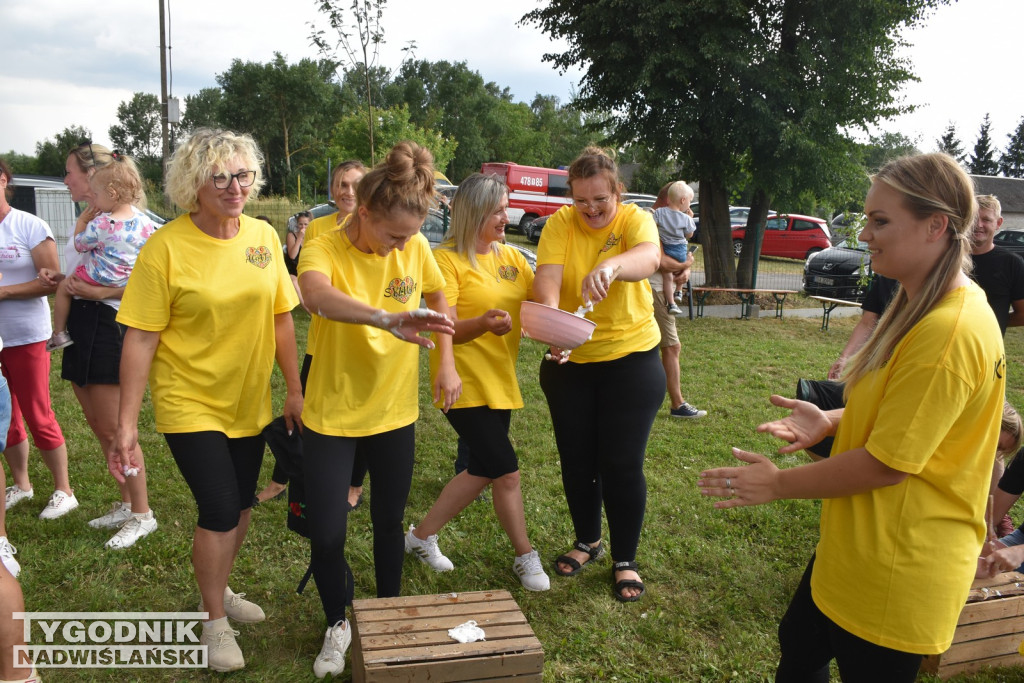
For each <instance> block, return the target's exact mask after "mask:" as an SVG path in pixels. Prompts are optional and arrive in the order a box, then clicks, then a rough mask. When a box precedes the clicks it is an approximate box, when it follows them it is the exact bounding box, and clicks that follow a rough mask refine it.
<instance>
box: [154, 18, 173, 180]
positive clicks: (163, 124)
mask: <svg viewBox="0 0 1024 683" xmlns="http://www.w3.org/2000/svg"><path fill="white" fill-rule="evenodd" d="M157 2H159V3H160V138H161V142H162V146H161V156H160V164H161V166H162V168H163V170H164V173H166V172H167V158H168V157H169V156H170V154H171V139H170V125H169V124H168V121H167V30H166V28H165V27H164V0H157Z"/></svg>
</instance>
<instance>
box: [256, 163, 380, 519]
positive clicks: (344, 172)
mask: <svg viewBox="0 0 1024 683" xmlns="http://www.w3.org/2000/svg"><path fill="white" fill-rule="evenodd" d="M364 175H366V167H365V166H363V162H361V161H359V160H358V159H350V160H348V161H343V162H341V163H340V164H338V165H337V166H335V167H334V169H333V170H332V171H331V199H332V200H333V201H334V204H335V206H337V207H338V211H337V213H331V214H328V215H326V216H321V217H320V218H316V219H314V220H313V221H312V222H311V223H310V224H309V226H308V227H307V228H306V235H305V237H304V238H303V239H302V240H301V243H302V244H309V243H311V242H313V240H315V239H316V238H317V237H320V236H321V235H324V234H326V233H328V232H331V231H332V230H337V229H338V227H339V226H341V224H342V223H343V222H344V221H345V219H346V218H348V216H349V214H350V213H352V212H353V211H355V208H356V186H358V185H359V181H360V180H362V178H363V176H364ZM289 237H291V234H289ZM300 247H301V244H300ZM300 253H301V248H300V249H299V251H298V252H296V253H295V257H294V258H295V261H296V270H295V273H294V275H295V277H294V282H295V286H296V287H298V260H299V254H300ZM289 272H291V270H289ZM303 307H304V308H305V305H303ZM306 310H309V309H306ZM319 326H320V317H319V316H318V315H316V313H315V312H311V313H310V319H309V330H308V331H307V333H306V356H305V358H303V359H302V369H301V370H300V371H299V379H300V380H301V381H302V391H303V393H305V391H306V379H308V378H309V366H310V365H312V363H313V356H312V355H311V352H310V349H312V348H313V341H314V339H316V330H317V327H319ZM365 474H366V465H363V464H361V458H359V456H358V455H357V456H356V464H355V466H354V468H353V471H352V481H353V482H354V484H353V485H352V486H350V487H349V492H348V502H349V505H351V506H352V507H353V509H354V508H355V507H356V506H357V505H358V504H359V498H360V496H361V495H362V493H363V476H364V475H365ZM287 484H288V474H287V472H286V471H285V469H284V467H282V466H281V464H280V463H277V462H275V463H274V471H273V473H272V474H271V477H270V482H269V483H268V484H267V485H266V487H264V489H263V490H262V491H260V492H259V493H258V494H256V500H257V501H258V502H259V503H264V502H266V501H268V500H270V499H271V498H274V497H275V496H278V495H281V494H283V493H284V489H285V486H287Z"/></svg>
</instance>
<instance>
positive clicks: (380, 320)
mask: <svg viewBox="0 0 1024 683" xmlns="http://www.w3.org/2000/svg"><path fill="white" fill-rule="evenodd" d="M370 323H371V324H372V325H373V326H374V327H379V328H381V329H382V330H387V331H388V332H390V333H391V334H393V335H395V336H396V337H398V338H399V339H401V340H402V341H407V342H412V343H413V344H419V345H420V346H425V347H426V348H428V349H432V348H434V342H433V341H431V340H430V339H428V338H426V337H422V336H420V335H421V334H422V333H424V332H440V333H441V334H451V335H454V334H455V323H454V322H452V319H451V318H449V317H448V316H446V315H445V314H443V313H438V312H437V311H432V310H430V309H429V308H415V309H413V310H411V311H402V312H401V313H387V312H385V311H383V310H381V311H377V312H376V313H374V314H373V315H372V316H371V317H370Z"/></svg>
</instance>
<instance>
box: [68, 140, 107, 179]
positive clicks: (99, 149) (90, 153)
mask: <svg viewBox="0 0 1024 683" xmlns="http://www.w3.org/2000/svg"><path fill="white" fill-rule="evenodd" d="M68 157H70V158H73V159H74V160H75V163H76V164H78V168H79V169H80V170H81V171H82V173H85V174H86V175H89V174H90V171H92V170H93V169H97V168H101V167H103V166H106V165H107V164H109V163H110V162H111V161H113V159H114V157H113V153H112V152H111V151H110V150H109V149H107V148H106V147H104V146H103V145H95V144H93V143H91V142H83V143H81V144H79V145H78V146H76V147H75V148H74V149H72V150H71V151H70V152H68Z"/></svg>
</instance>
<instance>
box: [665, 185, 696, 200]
mask: <svg viewBox="0 0 1024 683" xmlns="http://www.w3.org/2000/svg"><path fill="white" fill-rule="evenodd" d="M683 197H685V198H686V199H685V200H684V199H683ZM668 198H669V199H670V200H671V201H672V203H673V204H679V203H685V204H689V203H690V202H692V201H693V188H692V187H690V186H689V185H687V184H686V181H684V180H677V181H676V182H674V183H671V184H670V185H669V188H668Z"/></svg>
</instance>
